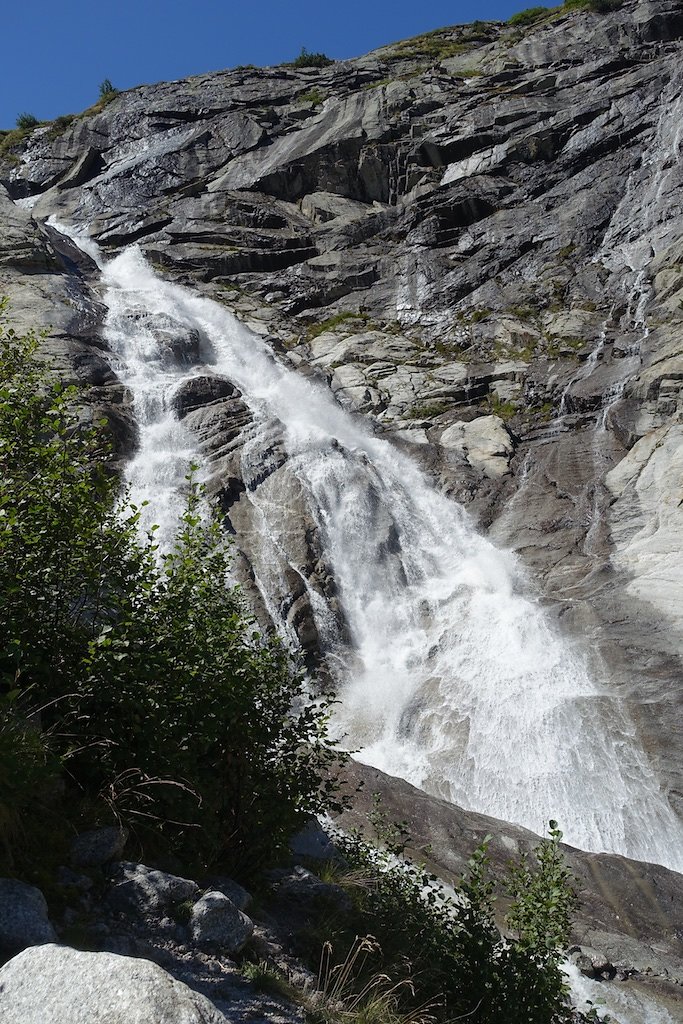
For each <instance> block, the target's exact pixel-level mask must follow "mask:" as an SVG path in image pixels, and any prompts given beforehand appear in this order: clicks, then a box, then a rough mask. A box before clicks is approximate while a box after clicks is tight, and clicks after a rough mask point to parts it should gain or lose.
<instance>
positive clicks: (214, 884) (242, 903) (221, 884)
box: [208, 875, 251, 910]
mask: <svg viewBox="0 0 683 1024" xmlns="http://www.w3.org/2000/svg"><path fill="white" fill-rule="evenodd" d="M208 883H209V888H210V889H211V891H212V892H222V893H223V895H224V896H227V897H228V899H229V900H230V902H231V903H234V904H235V906H236V907H237V909H238V910H248V908H249V905H250V903H251V893H249V892H247V890H246V889H244V888H243V887H242V886H241V885H240V884H239V882H236V881H235V880H234V879H232V878H226V876H225V875H213V876H212V877H211V878H210V879H209V880H208Z"/></svg>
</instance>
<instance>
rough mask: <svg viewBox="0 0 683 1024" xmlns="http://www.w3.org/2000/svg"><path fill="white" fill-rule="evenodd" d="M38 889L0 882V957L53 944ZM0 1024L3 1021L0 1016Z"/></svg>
mask: <svg viewBox="0 0 683 1024" xmlns="http://www.w3.org/2000/svg"><path fill="white" fill-rule="evenodd" d="M56 940H57V934H56V932H55V930H54V928H53V927H52V925H51V924H50V921H49V919H48V916H47V903H46V902H45V897H44V896H43V894H42V892H41V891H40V889H36V888H35V887H34V886H32V885H26V883H25V882H18V881H16V879H14V878H0V956H1V957H2V958H3V959H6V958H7V957H10V956H13V955H14V954H15V953H18V952H20V951H21V950H22V949H25V948H26V947H27V946H38V945H40V944H41V943H43V942H56ZM0 1020H4V1018H3V1016H2V1014H1V1013H0Z"/></svg>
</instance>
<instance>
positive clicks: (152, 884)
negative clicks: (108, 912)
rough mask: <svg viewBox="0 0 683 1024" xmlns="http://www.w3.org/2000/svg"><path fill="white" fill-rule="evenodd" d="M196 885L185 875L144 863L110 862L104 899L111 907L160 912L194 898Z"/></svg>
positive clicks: (129, 911)
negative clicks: (105, 897) (107, 888)
mask: <svg viewBox="0 0 683 1024" xmlns="http://www.w3.org/2000/svg"><path fill="white" fill-rule="evenodd" d="M198 892H199V886H198V885H197V883H196V882H193V881H191V880H190V879H188V878H179V877H178V876H177V875H170V874H168V873H167V872H165V871H157V870H155V869H154V868H149V867H147V866H146V865H145V864H134V863H132V862H130V861H120V862H118V863H116V864H113V865H112V868H111V887H110V889H109V892H108V894H107V901H108V903H109V904H110V906H111V907H112V908H113V909H114V910H118V911H124V912H128V913H135V914H140V915H145V914H150V913H152V914H160V913H162V912H163V911H164V910H167V909H168V908H170V907H172V906H174V905H175V904H178V903H183V902H185V901H186V900H191V899H194V898H195V897H196V895H197V894H198Z"/></svg>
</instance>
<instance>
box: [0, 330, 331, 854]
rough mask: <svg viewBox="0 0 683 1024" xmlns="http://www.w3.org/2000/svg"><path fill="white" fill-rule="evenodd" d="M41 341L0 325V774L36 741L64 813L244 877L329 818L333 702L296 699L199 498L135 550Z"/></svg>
mask: <svg viewBox="0 0 683 1024" xmlns="http://www.w3.org/2000/svg"><path fill="white" fill-rule="evenodd" d="M37 346H38V339H37V338H36V337H35V336H34V335H31V334H29V335H27V336H26V337H22V338H20V337H17V336H16V335H15V334H14V333H13V332H12V331H11V330H8V329H6V328H3V327H2V326H1V325H0V382H1V384H0V637H2V643H1V645H0V693H1V694H3V695H4V698H3V699H7V700H8V699H9V696H10V695H11V696H12V700H13V702H14V701H16V704H13V706H11V707H7V708H3V706H2V705H0V712H2V715H0V761H3V762H9V767H10V769H12V765H14V767H15V768H16V770H14V769H12V770H11V771H9V772H8V777H9V778H14V777H17V776H18V774H20V772H21V771H24V768H23V767H22V765H25V764H26V758H27V757H28V758H29V761H30V763H31V764H33V765H34V767H35V769H36V770H39V769H40V770H42V765H43V763H44V760H45V759H44V755H43V752H42V749H41V745H42V744H44V743H45V742H46V741H48V742H49V747H50V750H51V751H52V755H53V756H54V757H58V758H60V759H61V761H62V762H63V763H64V764H65V767H66V769H67V771H66V774H65V776H64V782H65V784H66V786H67V790H66V795H67V798H68V799H69V800H70V801H71V804H72V806H73V809H74V814H78V813H80V810H79V809H78V807H80V806H88V807H90V808H93V810H92V814H93V815H94V816H95V817H97V816H98V815H100V816H109V817H111V815H112V814H113V815H115V816H118V817H121V818H124V819H125V820H126V821H127V822H128V823H129V824H130V825H131V826H132V827H133V828H135V830H136V832H137V835H138V838H139V840H140V841H141V842H143V843H147V844H149V848H151V849H154V844H157V846H158V843H159V838H158V837H159V836H161V837H163V845H164V849H165V850H166V851H168V849H169V848H171V849H174V850H176V852H177V853H178V854H180V855H181V856H183V857H184V858H185V859H186V862H188V863H190V862H195V863H197V864H201V865H203V864H208V863H210V862H213V863H221V864H224V865H225V866H226V867H230V869H233V870H242V872H243V871H244V869H245V868H246V867H248V868H249V869H255V868H257V867H258V866H259V865H261V864H262V863H263V862H264V861H266V860H268V858H269V857H271V856H272V855H274V853H275V852H276V851H277V850H278V849H280V848H281V847H282V846H283V845H284V843H285V841H286V839H287V837H288V835H289V834H291V832H292V831H293V830H295V829H296V828H297V827H298V826H299V825H300V824H302V823H303V822H304V820H307V819H308V817H310V815H311V814H312V813H316V812H318V811H322V810H324V809H325V808H332V807H334V806H338V801H337V799H336V797H335V792H336V782H335V781H334V778H333V777H332V775H331V773H330V771H329V768H330V765H331V763H332V761H333V759H336V758H337V753H336V751H335V750H334V749H333V747H332V746H330V745H329V744H328V743H327V740H326V732H325V724H326V715H327V709H328V706H329V699H326V698H324V697H323V698H320V700H319V701H317V702H316V703H311V702H310V701H308V700H306V699H305V694H304V691H303V682H302V677H301V675H300V673H299V672H298V671H297V669H296V666H294V665H293V664H292V662H291V659H290V658H289V656H288V654H287V652H286V651H285V650H284V648H283V647H282V646H281V644H280V643H279V642H278V640H277V638H274V637H273V638H267V637H264V636H262V635H261V634H260V633H259V632H258V630H256V628H255V626H254V624H253V622H252V620H251V619H250V617H249V615H248V614H247V612H246V610H245V608H244V605H243V603H242V600H241V597H240V595H239V593H238V591H236V590H235V589H234V588H231V587H230V586H229V585H228V581H227V577H228V571H229V562H230V555H229V550H228V548H227V546H226V542H225V540H224V539H223V537H222V534H221V532H220V530H219V528H218V526H217V525H215V524H212V523H210V522H209V523H206V522H204V521H203V519H202V518H201V516H200V514H199V504H198V503H199V495H198V494H197V492H196V489H193V488H190V497H189V504H188V509H187V513H186V515H185V518H184V521H183V523H182V525H181V529H180V532H179V535H178V539H177V542H176V544H175V546H174V548H173V550H172V551H171V552H170V553H168V554H166V555H164V556H161V557H160V556H159V553H158V552H157V551H155V549H154V546H153V545H152V544H151V543H148V544H144V543H141V542H140V541H139V540H138V539H137V524H138V512H137V511H136V510H135V509H132V510H131V509H125V507H122V506H121V504H120V503H119V502H118V501H117V495H118V488H119V484H118V480H117V479H116V477H115V476H114V475H113V474H112V472H111V470H110V469H109V468H108V467H107V459H108V456H109V453H108V450H107V446H106V445H105V444H103V443H102V440H101V437H102V434H103V431H102V430H101V429H100V427H95V428H93V429H84V428H82V427H81V426H79V423H78V416H77V406H76V403H77V400H79V395H78V394H77V392H76V391H75V390H74V389H72V388H64V387H63V386H62V385H61V384H60V383H59V382H58V381H57V380H56V379H55V378H53V377H51V376H50V375H49V371H48V369H47V368H46V366H45V364H44V363H43V362H41V361H39V359H38V358H37V353H36V349H37ZM22 701H24V702H25V703H30V705H31V706H32V707H34V708H36V707H37V708H40V709H41V711H40V725H41V729H40V731H39V732H38V733H36V732H35V730H34V729H28V728H27V727H25V720H22V717H21V715H20V714H19V713H18V712H15V710H14V707H15V706H16V708H18V709H19V708H20V707H21V702H22ZM2 716H4V717H2ZM45 763H46V762H45ZM0 767H3V765H0ZM29 775H30V773H29V772H28V770H27V771H26V777H27V778H28V777H29ZM5 800H6V797H5V794H4V791H3V790H2V788H0V813H1V808H2V804H3V802H5ZM19 802H20V803H21V801H19ZM76 805H78V807H77V806H76ZM98 808H99V810H98ZM20 813H23V812H20ZM20 825H21V823H18V824H17V828H19V827H20ZM155 837H156V838H155ZM10 854H11V851H10Z"/></svg>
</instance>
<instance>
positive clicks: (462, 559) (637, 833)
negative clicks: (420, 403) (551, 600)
mask: <svg viewBox="0 0 683 1024" xmlns="http://www.w3.org/2000/svg"><path fill="white" fill-rule="evenodd" d="M79 244H81V243H80V240H79ZM103 283H104V285H105V294H104V300H105V302H106V304H107V306H108V309H109V314H108V317H107V323H106V333H107V337H108V339H109V341H110V343H111V345H112V347H113V348H114V350H115V351H116V353H117V354H118V357H119V358H120V359H121V360H122V362H121V365H120V366H117V370H118V372H119V373H120V375H121V376H122V378H123V379H124V380H125V382H126V383H127V384H128V385H129V387H130V388H131V389H132V390H133V392H134V396H135V403H136V408H137V409H138V410H139V416H140V419H141V421H142V428H141V438H140V448H139V452H138V455H137V456H136V458H135V459H134V460H133V462H132V464H131V468H130V470H129V479H130V481H131V482H132V483H133V484H134V487H135V489H136V492H139V496H143V495H144V496H145V497H147V498H148V499H149V500H150V502H151V515H152V516H153V518H154V519H155V520H156V521H159V520H161V521H162V522H163V523H164V524H165V529H170V528H171V524H172V521H173V520H174V518H175V517H176V515H177V501H178V499H177V493H178V489H179V483H180V482H181V480H182V477H183V475H184V472H185V469H186V465H187V461H189V459H191V458H196V454H195V452H194V448H193V444H192V442H191V440H190V439H189V438H188V436H187V435H186V434H185V432H184V431H183V430H182V428H181V427H180V425H179V424H178V423H177V421H176V419H175V418H174V416H173V414H172V412H171V411H169V407H170V403H169V401H168V399H169V395H170V393H171V392H172V391H173V390H174V389H175V388H176V387H177V386H178V384H179V382H180V381H181V380H182V379H183V377H184V376H187V369H186V368H185V369H183V367H178V366H176V367H175V368H173V369H169V368H168V367H164V366H163V360H162V359H161V356H160V355H159V352H158V349H157V347H156V342H155V338H156V335H157V333H158V332H157V331H156V327H155V324H156V325H157V326H158V325H159V324H161V325H162V326H163V323H164V320H165V318H168V317H171V318H172V320H173V321H174V322H175V323H176V324H178V323H179V324H181V325H184V328H185V329H186V331H187V332H188V333H190V334H191V332H198V334H199V336H200V338H201V339H202V343H203V345H204V346H205V350H204V356H203V357H204V358H205V359H206V363H207V365H205V366H204V367H203V368H202V371H201V372H203V373H206V372H213V373H216V374H220V375H223V376H226V377H228V378H230V380H231V381H233V382H234V383H235V384H236V385H237V386H238V387H239V388H240V389H241V391H242V392H243V395H244V399H245V400H246V401H247V403H248V405H249V407H250V409H251V411H252V414H253V417H254V423H255V427H254V430H255V433H252V440H251V441H250V443H249V445H247V447H246V449H245V455H244V456H243V458H246V459H249V458H252V457H253V454H254V451H255V450H258V448H259V445H261V446H262V447H263V448H266V447H267V445H268V438H269V436H270V434H272V430H273V423H274V422H275V423H278V424H279V429H280V431H281V433H282V436H283V438H284V443H285V445H286V450H287V454H288V458H289V467H290V470H291V471H292V472H294V473H295V474H296V476H297V477H298V480H299V482H300V487H301V488H303V491H304V493H305V494H306V496H307V498H308V503H309V505H310V508H311V510H312V514H313V516H314V518H315V519H316V521H317V524H318V528H319V530H320V532H321V535H322V537H323V540H324V543H325V547H326V555H327V559H328V561H329V564H330V566H331V567H332V570H333V573H334V576H335V580H336V585H337V588H338V600H339V601H340V603H341V606H342V608H343V613H344V618H345V622H346V624H347V627H348V633H349V634H350V637H351V648H352V649H351V650H350V651H349V650H348V649H346V651H345V652H342V647H343V640H342V638H341V637H340V635H339V633H338V630H337V628H336V626H335V625H334V622H335V620H334V617H333V616H330V615H327V614H325V608H324V606H323V602H322V601H321V600H320V599H319V598H318V599H317V600H316V601H314V602H313V608H314V612H315V613H316V618H317V619H318V628H319V630H320V633H321V635H322V637H323V640H324V643H325V644H326V645H327V647H328V649H329V650H330V651H332V652H333V653H334V652H335V650H336V653H337V654H340V652H341V656H340V657H337V658H335V657H332V658H331V659H330V663H331V665H332V670H333V672H334V673H335V675H336V682H337V685H338V691H339V696H340V698H341V705H340V707H339V710H338V713H337V716H336V720H335V722H334V727H335V729H336V731H337V733H338V734H339V735H340V736H343V737H345V742H346V743H347V745H348V746H349V747H350V748H352V749H359V754H358V757H359V759H360V760H363V761H366V762H368V763H371V764H374V765H376V766H378V767H380V768H382V769H383V770H385V771H387V772H389V773H391V774H396V775H401V776H403V777H404V778H406V779H408V780H409V781H410V782H412V783H414V784H416V785H418V786H422V787H424V788H425V789H427V790H428V791H430V792H433V793H438V794H440V795H442V796H444V797H446V798H448V799H450V800H452V801H454V802H455V803H458V804H461V805H463V806H465V807H468V808H472V809H476V810H479V811H482V812H486V813H489V814H492V815H494V816H496V817H499V818H502V819H506V820H510V821H515V822H518V823H520V824H523V825H526V826H528V827H530V828H532V829H534V830H536V831H539V830H543V829H544V826H545V824H546V823H547V819H548V818H550V817H557V818H559V819H560V821H561V822H562V825H563V827H564V828H565V831H566V835H567V838H568V840H569V841H570V842H573V843H575V844H576V845H578V846H582V847H584V848H587V849H591V850H610V851H616V852H621V853H624V854H627V855H630V856H633V857H636V858H641V859H647V860H653V861H658V862H660V863H663V864H667V865H668V866H671V867H674V868H678V869H679V870H681V869H683V842H682V841H681V840H682V839H683V828H682V827H681V823H680V822H679V820H678V819H677V818H676V816H675V815H674V813H673V811H672V810H671V808H670V806H669V804H668V802H667V800H666V798H665V796H664V795H663V794H662V793H661V792H660V788H659V786H658V783H657V779H656V778H655V776H654V774H653V771H652V769H651V767H650V766H649V764H648V761H647V758H646V756H645V754H644V752H643V750H642V749H641V747H640V745H639V743H638V739H637V737H636V735H635V730H634V727H633V724H632V723H631V722H630V720H629V718H628V717H627V715H626V714H625V712H624V711H623V709H622V708H621V707H620V705H619V703H618V702H617V701H615V700H614V699H611V698H610V697H609V696H608V695H607V694H605V693H604V692H602V691H601V689H600V688H599V686H598V685H597V684H596V683H595V682H594V681H593V679H592V678H591V675H590V674H589V671H588V668H587V665H586V662H585V659H584V657H583V656H582V654H581V652H580V651H579V650H578V649H576V648H575V647H574V646H572V645H571V644H570V643H569V642H568V641H566V640H563V639H561V638H560V637H559V636H558V635H557V634H556V633H555V632H554V630H553V629H552V628H551V626H550V625H549V623H548V621H547V620H546V617H545V616H544V614H543V612H542V610H541V609H540V607H539V606H538V605H537V604H536V603H535V602H534V601H533V600H532V599H531V598H530V597H529V596H527V594H526V593H525V591H527V589H528V588H527V587H526V584H525V581H524V579H523V576H522V573H521V571H520V569H519V567H518V565H517V564H516V562H515V560H514V558H513V557H512V556H511V555H510V554H507V553H505V552H503V551H500V550H497V549H496V548H494V547H493V545H491V544H490V543H489V542H488V541H487V540H486V539H484V538H483V537H481V536H479V535H478V534H477V533H476V532H475V530H474V529H473V527H472V525H471V524H470V522H469V520H468V518H467V516H466V515H465V513H464V512H463V510H462V509H460V508H459V507H458V506H457V505H455V504H454V503H452V502H451V501H448V500H447V499H446V498H444V497H443V496H441V495H440V494H439V493H437V492H436V491H435V490H434V489H433V488H432V487H431V485H430V484H429V482H428V481H427V479H426V478H425V476H424V475H423V474H422V473H421V472H420V470H419V469H418V468H417V467H416V466H415V465H414V464H413V463H412V462H411V460H410V459H409V458H408V457H407V456H406V455H404V454H402V453H401V452H399V451H398V450H397V449H396V448H395V447H393V446H392V445H391V444H390V443H389V442H388V441H386V440H382V439H379V438H377V437H374V436H373V435H372V434H371V433H370V431H369V429H368V428H367V426H366V425H365V424H363V423H361V422H359V421H358V420H357V419H355V418H353V417H351V416H350V415H349V414H347V413H346V412H344V411H343V410H342V409H341V408H340V407H339V406H338V405H337V404H336V403H335V402H334V400H333V398H332V397H331V395H330V394H329V393H328V392H327V391H326V390H325V389H324V388H322V387H319V386H316V385H314V384H312V383H310V382H309V381H307V380H305V379H304V378H302V377H301V376H300V375H298V374H296V373H295V372H294V371H291V370H288V369H286V368H285V367H284V366H282V365H280V364H279V363H278V362H277V361H276V360H275V359H274V357H273V356H272V354H271V353H270V352H269V350H268V349H267V347H266V346H265V344H264V343H263V342H262V341H261V340H260V339H259V338H257V337H256V336H254V335H253V334H252V333H251V332H250V331H248V330H247V329H246V328H245V327H243V326H242V325H241V324H240V323H239V322H238V321H237V320H236V319H235V318H234V317H233V316H232V315H231V314H230V313H229V312H227V311H226V310H225V309H223V307H221V306H220V305H218V304H217V303H215V302H212V301H211V300H208V299H205V298H201V297H199V296H197V295H195V294H193V293H191V292H189V291H188V290H186V289H184V288H182V287H180V286H178V285H174V284H171V283H169V282H167V281H165V280H161V279H160V278H159V277H157V276H156V275H155V274H154V273H153V271H152V270H151V269H150V268H149V267H148V266H147V265H146V263H145V262H144V260H143V258H142V256H141V254H140V252H139V251H138V250H137V249H136V248H135V247H132V248H131V249H129V250H127V251H125V252H124V253H123V254H121V255H120V256H118V257H117V258H115V259H114V260H112V261H111V262H110V263H108V264H106V265H105V266H104V267H103ZM197 372H199V371H198V370H197V369H196V368H195V369H193V370H192V371H191V373H197ZM246 468H247V469H249V467H246ZM246 475H247V476H248V475H249V473H247V474H246ZM257 494H258V489H256V490H255V492H254V494H253V495H251V496H250V500H253V501H254V502H255V503H256V505H257V512H258V515H259V521H260V529H262V532H263V550H264V552H265V555H264V557H263V558H261V560H260V563H259V566H257V578H258V579H259V581H260V584H261V585H262V586H263V587H264V588H265V589H267V587H268V578H267V576H268V571H269V561H270V559H271V555H272V554H273V553H274V552H276V551H278V552H281V551H282V548H283V544H284V543H285V541H284V540H283V538H282V537H281V536H278V535H277V528H276V527H275V526H273V525H272V521H271V518H269V516H270V511H269V503H268V502H262V503H261V505H258V499H257ZM281 500H286V499H284V498H282V499H281ZM238 539H239V538H238Z"/></svg>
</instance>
